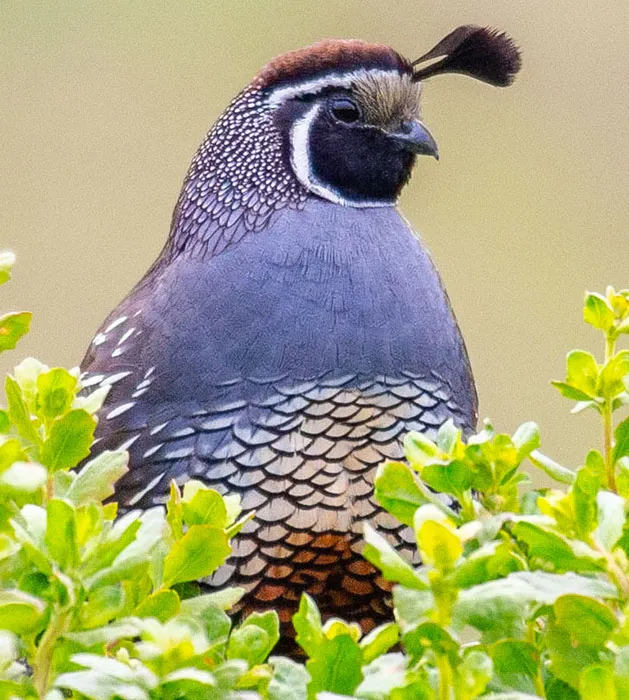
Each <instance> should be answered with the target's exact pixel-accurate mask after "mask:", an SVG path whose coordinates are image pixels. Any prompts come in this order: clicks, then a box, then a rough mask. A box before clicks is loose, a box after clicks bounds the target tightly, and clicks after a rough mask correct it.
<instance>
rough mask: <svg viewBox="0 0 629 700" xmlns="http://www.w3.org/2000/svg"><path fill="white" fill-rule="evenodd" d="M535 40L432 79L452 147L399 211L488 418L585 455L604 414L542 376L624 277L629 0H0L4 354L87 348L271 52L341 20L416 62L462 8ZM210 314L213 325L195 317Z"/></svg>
mask: <svg viewBox="0 0 629 700" xmlns="http://www.w3.org/2000/svg"><path fill="white" fill-rule="evenodd" d="M465 23H477V24H484V25H485V24H489V25H494V26H497V27H500V28H502V29H505V30H507V31H508V32H509V33H510V34H512V35H513V36H514V37H515V38H516V39H517V41H518V43H519V44H520V46H521V48H522V53H523V61H524V68H523V71H522V73H521V74H520V76H519V77H518V79H517V81H516V83H515V84H514V86H513V87H511V88H509V89H507V90H501V89H496V88H491V87H488V86H486V85H483V84H481V83H476V82H474V81H472V80H470V79H467V78H464V77H461V76H444V77H441V78H437V79H435V80H432V81H429V82H427V84H426V88H425V92H424V96H425V100H424V115H425V120H426V122H427V124H428V125H429V126H430V128H431V130H432V131H433V133H434V135H435V136H436V138H437V140H438V142H439V144H440V150H441V161H440V162H439V163H436V162H435V161H432V160H428V159H424V160H422V161H421V162H420V163H419V165H418V167H417V168H416V171H415V175H414V178H413V180H412V183H411V185H410V186H409V187H408V188H407V190H406V192H405V194H404V196H403V199H402V208H403V210H404V213H405V215H406V216H407V217H408V218H409V219H410V220H411V222H412V223H413V224H414V226H415V227H416V228H417V229H419V230H420V231H421V232H422V234H423V237H424V239H425V241H426V243H427V244H428V246H429V247H430V249H431V251H432V253H433V255H434V258H435V260H436V261H437V263H438V265H439V268H440V270H441V272H442V274H443V277H444V279H445V282H446V284H447V287H448V290H449V293H450V297H451V299H452V303H453V305H454V308H455V310H456V312H457V315H458V318H459V321H460V324H461V326H462V329H463V332H464V334H465V337H466V340H467V346H468V350H469V353H470V356H471V360H472V364H473V367H474V369H475V374H476V379H477V383H478V389H479V393H480V397H481V416H484V415H490V416H491V417H492V418H493V420H494V423H495V425H496V426H497V427H500V428H501V429H505V430H512V429H513V428H514V427H515V426H516V425H518V424H519V423H520V422H521V421H524V420H528V419H535V420H537V421H538V422H539V423H540V426H541V428H542V435H543V437H544V447H545V450H546V451H547V452H548V453H550V454H552V455H553V456H554V457H555V458H557V459H559V460H561V461H563V462H565V463H567V464H572V465H576V464H577V463H578V462H579V461H580V460H581V459H582V458H583V455H584V453H585V450H586V449H587V448H588V447H590V446H593V444H596V441H597V440H598V426H597V425H596V422H595V420H594V416H590V415H589V414H585V415H579V416H570V415H569V409H570V403H569V402H567V401H566V400H565V399H562V398H561V397H559V395H558V394H556V392H555V391H554V389H552V388H551V387H550V386H549V385H548V380H549V379H551V378H562V377H563V370H564V355H565V352H566V351H567V350H569V349H570V348H572V347H584V348H585V349H597V348H598V338H597V336H596V334H595V332H594V331H592V330H589V329H587V328H586V327H585V326H584V325H583V324H582V321H581V300H582V295H583V291H584V290H585V289H586V288H589V289H594V290H602V289H603V288H604V286H605V285H606V284H607V283H613V284H615V285H616V286H618V287H621V286H629V254H628V249H627V239H628V236H629V202H628V196H627V195H628V191H629V167H628V163H629V135H628V134H627V127H628V125H629V90H628V87H627V78H628V77H629V48H628V47H629V43H628V37H629V3H627V0H611V1H610V0H608V2H605V3H585V2H583V1H581V2H578V1H577V2H574V0H572V1H569V0H553V1H552V2H550V1H549V0H533V1H531V2H529V1H525V0H519V1H518V2H509V1H503V2H498V1H497V0H474V1H473V2H472V1H470V2H464V1H463V0H448V1H447V2H444V1H441V2H438V1H436V0H424V1H423V2H410V1H405V2H382V1H376V0H362V1H358V0H350V1H347V0H346V1H345V2H332V1H331V0H319V1H318V2H308V3H303V2H286V1H285V0H284V1H279V0H278V1H272V0H267V1H261V2H236V1H233V2H214V1H207V2H167V3H161V2H160V3H154V2H131V1H129V2H107V1H103V2H58V1H56V0H47V1H46V0H40V1H39V2H35V1H26V0H24V1H20V2H8V1H6V0H3V1H0V247H1V248H9V249H12V250H14V251H15V252H16V253H17V255H18V266H17V267H16V270H15V279H14V281H13V282H12V283H11V284H9V285H8V286H6V287H3V288H2V290H1V291H0V309H2V310H9V309H17V308H20V309H21V308H25V309H31V310H32V311H33V312H34V324H33V330H32V332H31V334H30V335H29V336H28V337H27V338H26V339H25V340H24V341H22V343H21V344H20V346H19V347H18V349H17V350H16V351H13V352H11V353H6V354H5V355H3V356H2V358H0V371H5V370H8V369H9V368H10V367H11V366H12V365H13V364H15V363H17V362H18V361H19V360H20V359H21V358H22V357H23V356H24V355H25V354H34V355H36V356H37V357H39V358H40V359H42V360H43V361H45V362H47V363H49V364H61V365H68V366H71V365H74V364H77V363H78V362H79V361H80V360H81V357H82V356H83V352H84V350H85V348H86V347H87V345H88V343H89V341H90V339H91V336H92V334H93V333H94V331H95V330H96V328H97V327H98V325H99V323H100V321H101V320H102V319H103V318H104V317H105V315H106V314H107V313H108V312H109V310H110V309H111V308H112V307H113V306H114V305H115V304H116V303H117V302H118V301H119V300H120V299H121V297H122V296H123V295H124V294H126V292H127V291H128V290H129V289H130V288H131V286H132V285H133V284H134V283H135V281H136V280H137V279H138V278H139V277H140V275H141V274H142V273H143V271H144V270H145V269H146V268H147V267H148V265H149V264H150V263H151V261H152V260H153V258H154V257H155V255H156V254H157V253H158V251H159V250H160V248H161V246H162V244H163V241H164V238H165V236H166V234H167V232H168V225H169V221H170V215H171V211H172V207H173V205H174V203H175V200H176V197H177V194H178V191H179V187H180V184H181V181H182V178H183V176H184V174H185V171H186V169H187V167H188V163H189V161H190V158H191V157H192V155H193V153H194V151H195V149H196V147H197V144H198V143H199V142H200V141H201V139H202V137H203V135H204V133H205V132H206V130H207V129H208V128H209V126H210V125H211V124H212V122H213V121H214V120H215V118H216V117H217V116H218V114H219V113H220V111H221V110H222V109H223V107H224V106H225V105H226V104H227V102H228V101H229V100H230V99H231V98H232V97H233V96H234V95H235V94H236V93H237V92H238V91H239V90H240V89H241V88H242V87H243V86H244V85H246V84H247V83H248V82H249V80H250V79H251V77H252V76H253V75H254V74H255V73H256V71H257V70H258V69H259V68H260V67H261V66H262V65H263V64H264V63H265V62H266V61H267V60H268V59H270V58H271V57H273V56H275V55H277V54H279V53H282V52H284V51H286V50H289V49H294V48H298V47H301V46H303V45H306V44H309V43H312V42H314V41H316V40H318V39H322V38H326V37H345V38H349V37H351V38H362V39H366V40H370V41H378V42H384V43H388V44H391V45H392V46H394V47H395V48H396V49H397V50H399V51H400V52H402V53H403V54H405V55H407V56H408V57H410V58H415V57H417V56H418V55H420V54H421V53H424V52H425V51H426V50H427V49H428V48H430V47H431V46H432V45H433V44H434V43H436V42H437V41H438V40H439V39H440V38H441V37H442V36H444V35H445V34H446V33H447V32H449V31H450V30H451V29H453V28H454V27H455V26H457V25H459V24H465ZM199 332H203V330H202V329H199Z"/></svg>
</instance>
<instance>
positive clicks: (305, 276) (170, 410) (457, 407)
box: [83, 26, 520, 628]
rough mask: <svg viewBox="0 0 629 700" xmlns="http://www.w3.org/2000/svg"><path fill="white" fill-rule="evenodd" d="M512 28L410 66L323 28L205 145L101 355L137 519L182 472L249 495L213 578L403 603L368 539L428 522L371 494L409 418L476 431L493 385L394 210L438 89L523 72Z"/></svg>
mask: <svg viewBox="0 0 629 700" xmlns="http://www.w3.org/2000/svg"><path fill="white" fill-rule="evenodd" d="M519 67H520V60H519V54H518V51H517V49H516V48H515V46H514V44H513V43H512V41H511V40H510V39H509V38H508V37H507V36H506V35H504V34H500V33H498V32H496V31H494V30H489V29H482V28H479V27H472V26H465V27H460V28H459V29H457V30H455V31H454V32H452V33H451V34H449V35H448V36H447V37H446V38H445V39H443V40H442V41H441V42H440V43H439V44H438V45H437V46H436V47H435V48H434V49H432V50H431V51H430V52H429V53H427V54H425V55H424V56H423V57H422V58H421V59H418V60H417V61H415V62H409V61H407V60H406V59H404V58H403V57H402V56H401V55H400V54H398V53H397V52H395V51H394V50H393V49H391V48H389V47H387V46H382V45H376V44H367V43H363V42H360V41H336V40H335V41H324V42H322V43H319V44H316V45H314V46H311V47H310V48H306V49H303V50H300V51H295V52H291V53H288V54H285V55H283V56H280V57H279V58H276V59H275V60H273V61H271V63H269V64H268V65H267V66H266V67H265V68H264V69H263V70H262V71H261V72H260V73H259V74H258V75H257V76H256V77H255V78H254V79H253V81H252V82H251V84H250V85H248V86H247V87H246V88H245V89H244V90H243V91H242V92H241V93H240V94H239V95H238V96H237V97H236V98H235V99H234V100H233V101H232V102H231V104H230V105H229V107H228V108H227V109H226V110H225V112H224V113H223V114H222V116H221V117H220V118H219V120H218V121H217V122H216V124H215V125H214V127H213V128H212V129H211V131H210V132H209V134H208V136H207V138H206V139H205V141H204V142H203V143H202V145H201V147H200V148H199V150H198V152H197V154H196V156H195V157H194V159H193V161H192V165H191V167H190V170H189V172H188V175H187V177H186V180H185V183H184V185H183V189H182V191H181V195H180V197H179V201H178V202H177V206H176V208H175V211H174V215H173V219H172V224H171V229H170V235H169V237H168V241H167V243H166V245H165V247H164V249H163V251H162V253H161V254H160V256H159V258H158V259H157V261H156V262H155V263H154V264H153V266H152V267H151V268H150V270H149V271H148V272H147V273H146V275H145V276H144V278H143V279H142V280H141V282H140V283H139V284H138V285H137V286H136V287H135V289H134V290H133V291H132V292H131V293H130V295H129V296H128V297H127V298H126V299H125V300H124V301H123V302H122V303H121V304H120V305H119V306H118V307H117V308H116V310H115V311H113V313H112V314H111V315H110V316H109V318H108V319H107V320H106V321H105V323H104V324H103V326H102V328H101V330H100V331H99V333H98V334H97V335H96V337H95V338H94V341H93V342H92V344H91V347H90V349H89V351H88V353H87V355H86V357H85V359H84V361H83V370H84V371H85V373H86V375H85V377H86V379H85V384H86V385H88V386H91V387H95V386H96V385H98V384H110V385H111V386H112V388H111V391H110V393H109V396H108V398H107V401H106V404H105V407H104V409H103V411H102V416H101V420H100V423H99V426H98V433H97V434H98V437H99V438H100V441H99V442H98V444H97V447H96V449H97V450H100V449H105V448H116V447H119V446H120V445H124V446H125V447H126V448H127V449H128V450H129V452H130V455H131V460H130V464H131V470H130V471H129V473H128V474H127V475H126V476H125V477H123V478H122V480H121V481H120V482H119V483H118V486H117V490H116V499H117V500H118V501H119V503H120V506H121V508H122V509H123V510H125V509H126V510H128V509H132V508H146V507H149V506H152V505H155V504H158V503H163V502H164V501H165V499H166V495H167V493H168V488H169V482H170V481H171V479H175V480H176V481H177V482H178V483H180V484H181V483H183V482H185V481H186V480H187V479H190V478H195V479H201V480H202V481H204V482H205V483H206V484H207V485H209V486H211V487H214V488H216V489H218V490H220V491H222V492H230V493H239V494H240V495H241V496H242V504H243V507H244V509H245V510H251V509H255V511H256V515H255V519H254V520H253V521H252V522H251V523H250V524H249V526H248V527H247V528H246V530H245V531H244V532H243V533H242V534H241V535H240V536H239V537H238V538H237V539H236V541H235V549H234V554H233V557H232V558H231V559H230V560H229V562H228V564H227V565H226V566H225V567H223V568H222V569H221V570H220V571H219V572H218V574H217V575H216V576H215V577H214V578H213V579H212V580H211V581H210V582H209V585H210V586H222V585H234V584H237V585H241V586H244V587H245V588H246V589H247V590H248V591H249V592H248V596H247V598H246V608H247V609H264V608H266V607H273V608H276V609H278V610H279V611H280V616H281V618H282V621H283V622H287V621H288V620H289V618H290V615H291V613H292V612H293V611H294V609H295V607H296V603H297V601H298V599H299V596H300V594H301V592H302V591H309V592H310V593H311V594H313V595H314V596H315V598H316V599H317V601H318V603H319V605H320V607H321V609H322V610H323V612H324V614H327V615H330V614H336V615H343V616H346V617H349V618H352V619H355V620H361V622H362V623H363V625H364V626H365V628H369V627H371V626H373V624H375V623H376V622H378V621H379V620H380V619H381V618H382V616H383V615H385V614H386V607H385V603H384V600H385V592H386V591H387V585H386V583H385V582H384V581H383V580H382V579H381V578H379V577H378V576H377V574H376V572H375V570H374V569H373V567H371V566H370V565H369V564H368V563H367V562H366V561H364V560H363V559H362V558H361V556H360V554H359V553H358V550H359V548H360V542H361V529H362V523H363V522H364V521H368V522H370V523H372V524H373V525H375V526H376V527H377V528H378V529H379V530H380V531H382V532H384V533H385V534H386V536H387V537H388V538H389V540H390V541H391V542H392V543H393V544H394V545H395V546H396V547H397V548H398V549H400V550H403V551H405V552H407V553H411V552H412V551H413V549H414V547H413V542H412V539H413V538H412V534H411V533H409V531H408V530H407V529H405V528H404V527H402V526H400V524H399V523H398V522H396V521H395V520H394V519H393V518H392V517H390V516H389V515H388V514H386V513H384V512H383V511H382V510H381V509H380V508H379V507H378V505H377V504H376V502H375V500H374V497H373V478H374V472H375V470H376V468H377V465H378V464H379V463H380V462H381V461H383V460H385V459H389V458H392V459H396V458H399V457H401V455H402V450H401V446H400V439H401V437H402V436H403V435H404V433H406V432H407V431H409V430H418V431H423V432H428V433H434V431H435V430H436V429H437V428H438V427H439V426H440V425H441V424H442V423H443V422H444V421H445V420H447V419H448V418H452V419H454V421H455V422H456V423H457V424H459V425H460V426H462V428H463V429H465V430H471V429H473V427H474V424H475V421H476V405H477V402H476V392H475V388H474V381H473V378H472V374H471V370H470V365H469V362H468V358H467V354H466V350H465V346H464V344H463V339H462V338H461V335H460V332H459V329H458V327H457V324H456V321H455V318H454V316H453V313H452V310H451V308H450V305H449V302H448V298H447V296H446V293H445V290H444V288H443V286H442V284H441V282H440V279H439V277H438V274H437V271H436V270H435V267H434V266H433V264H432V262H431V260H430V257H429V255H428V253H427V252H426V250H425V248H424V247H423V245H422V243H421V241H420V240H419V239H418V238H417V236H416V235H415V234H414V233H413V231H412V230H411V228H410V227H409V225H408V224H407V222H406V221H405V220H404V219H403V218H402V216H401V215H400V214H399V213H398V211H397V209H396V206H395V205H396V200H397V198H398V195H399V194H400V191H401V189H402V188H403V186H404V185H405V184H406V182H407V181H408V179H409V177H410V174H411V170H412V168H413V165H414V163H415V157H416V154H427V155H432V156H435V157H437V145H436V143H435V141H434V139H433V137H432V136H431V135H430V133H429V131H428V130H427V128H426V127H425V126H424V125H423V124H422V122H421V121H419V112H420V98H421V90H422V83H421V80H423V79H424V78H428V77H430V76H432V75H435V74H438V73H445V72H459V73H465V74H467V75H470V76H472V77H474V78H477V79H479V80H483V81H485V82H488V83H490V84H493V85H499V86H504V85H508V84H509V83H510V82H511V81H512V79H513V77H514V75H515V73H517V71H518V70H519Z"/></svg>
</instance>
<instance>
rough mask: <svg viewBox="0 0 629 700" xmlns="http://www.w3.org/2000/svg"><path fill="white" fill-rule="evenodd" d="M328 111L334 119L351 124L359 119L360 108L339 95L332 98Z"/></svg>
mask: <svg viewBox="0 0 629 700" xmlns="http://www.w3.org/2000/svg"><path fill="white" fill-rule="evenodd" d="M330 111H331V112H332V116H333V117H334V118H335V119H338V120H339V121H340V122H344V123H345V124H352V123H353V122H357V121H358V120H359V119H360V110H359V109H358V107H357V106H356V105H355V104H354V103H353V102H352V101H351V100H350V99H347V98H346V97H339V98H337V99H335V100H332V103H331V104H330Z"/></svg>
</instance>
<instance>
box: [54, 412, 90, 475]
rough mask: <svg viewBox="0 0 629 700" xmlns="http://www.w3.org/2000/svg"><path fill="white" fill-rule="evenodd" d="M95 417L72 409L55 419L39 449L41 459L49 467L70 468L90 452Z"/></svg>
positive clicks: (55, 468)
mask: <svg viewBox="0 0 629 700" xmlns="http://www.w3.org/2000/svg"><path fill="white" fill-rule="evenodd" d="M95 429H96V419H95V418H94V417H93V416H91V415H90V414H89V413H88V412H87V411H84V410H82V409H74V410H72V411H70V412H69V413H66V414H65V415H64V416H61V417H60V418H57V419H55V421H54V422H53V423H52V425H51V427H50V433H49V435H48V438H47V440H46V441H45V442H44V444H43V446H42V449H41V461H42V463H43V464H44V465H45V466H47V467H48V468H49V469H51V470H53V471H56V470H57V469H71V468H72V467H75V466H76V465H77V464H78V463H79V462H80V461H81V460H82V459H84V458H85V457H87V455H88V454H89V453H90V447H91V445H92V442H93V441H94V430H95Z"/></svg>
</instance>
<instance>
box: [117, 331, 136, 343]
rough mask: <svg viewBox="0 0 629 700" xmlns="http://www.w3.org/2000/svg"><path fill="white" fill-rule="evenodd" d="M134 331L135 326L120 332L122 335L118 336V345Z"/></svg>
mask: <svg viewBox="0 0 629 700" xmlns="http://www.w3.org/2000/svg"><path fill="white" fill-rule="evenodd" d="M134 332H135V328H129V330H128V331H125V332H124V333H123V334H122V336H121V337H120V340H119V341H118V345H122V344H123V343H124V341H125V340H127V339H128V338H130V337H131V336H132V335H133V333H134Z"/></svg>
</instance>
